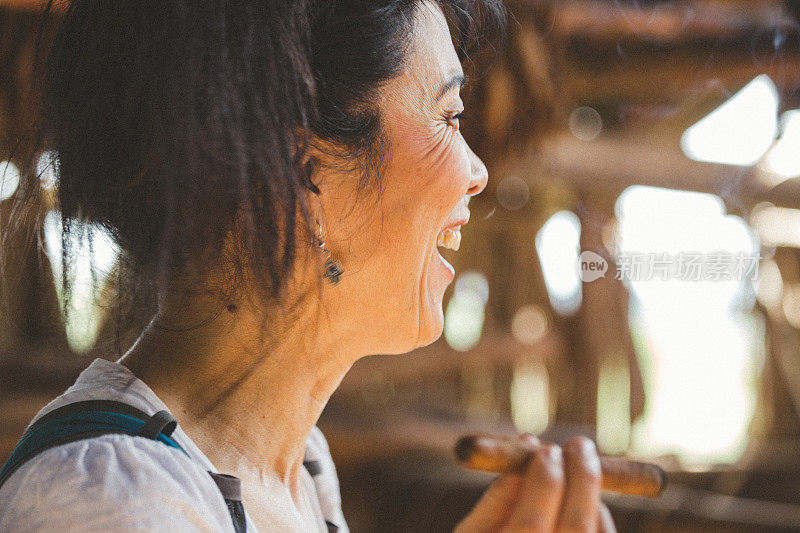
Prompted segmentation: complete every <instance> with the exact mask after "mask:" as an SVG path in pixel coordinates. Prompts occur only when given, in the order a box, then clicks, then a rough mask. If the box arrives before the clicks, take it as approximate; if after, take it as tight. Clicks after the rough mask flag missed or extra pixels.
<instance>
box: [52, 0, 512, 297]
mask: <svg viewBox="0 0 800 533" xmlns="http://www.w3.org/2000/svg"><path fill="white" fill-rule="evenodd" d="M418 4H420V0H383V1H366V0H301V1H279V0H266V1H263V0H262V1H259V2H254V1H240V2H214V1H211V2H209V1H204V2H201V1H169V2H164V1H160V0H159V1H154V0H149V1H148V0H137V1H135V2H104V1H101V0H72V1H71V2H70V3H69V7H68V10H67V12H66V13H65V15H64V19H63V22H62V24H61V26H60V29H59V32H58V35H57V37H56V39H55V42H54V44H53V46H52V50H51V53H50V55H49V59H48V61H47V67H46V68H47V70H46V78H45V80H46V81H45V85H44V91H43V106H42V109H43V117H44V120H43V124H44V130H43V132H44V137H43V138H44V140H45V141H44V144H43V147H44V148H46V149H48V150H52V151H53V153H54V154H56V162H57V167H58V207H59V208H60V210H61V213H62V217H63V219H64V220H65V221H69V220H74V219H77V220H83V221H89V222H94V223H99V224H102V225H103V226H104V227H106V228H107V229H108V230H109V231H110V232H111V233H112V235H113V236H114V237H115V238H116V240H117V241H118V243H119V244H120V246H121V248H122V249H123V250H124V252H125V254H126V257H127V262H126V264H127V265H128V266H129V267H130V268H129V272H128V273H129V274H130V275H131V279H133V278H134V277H135V279H137V280H160V281H161V282H162V283H163V282H170V281H172V280H173V279H175V278H176V277H177V276H180V275H185V274H187V273H191V272H204V270H205V269H207V268H209V267H210V266H211V265H217V264H219V262H220V259H221V258H222V257H221V256H222V254H223V251H222V248H223V242H224V241H225V237H226V235H227V233H228V232H229V231H230V230H231V229H232V228H233V227H234V224H236V227H237V228H239V229H241V230H242V231H243V235H244V237H245V243H244V250H243V253H244V254H245V256H246V262H247V264H248V265H249V266H250V267H251V271H252V272H253V273H254V274H255V275H256V276H258V280H257V281H259V282H260V283H259V285H260V286H261V287H264V288H265V290H266V291H267V295H269V296H272V297H278V296H280V295H281V294H282V289H283V288H284V284H285V280H286V278H287V273H288V272H289V270H290V269H291V267H292V264H293V261H294V257H295V248H296V242H295V232H294V228H295V225H296V222H297V220H298V217H305V218H306V220H307V219H308V213H307V210H306V207H305V203H304V201H303V198H304V194H305V191H307V190H311V191H314V190H316V187H315V185H314V184H313V183H312V172H313V165H312V164H301V162H303V161H305V155H306V150H307V147H308V145H309V142H311V140H312V139H313V138H315V137H316V138H319V139H324V140H327V141H333V144H334V145H336V146H338V147H340V150H339V152H340V155H343V156H345V155H347V156H348V157H349V158H350V159H351V160H352V161H353V162H357V163H358V164H359V165H362V167H363V169H364V176H366V177H368V178H369V177H374V176H376V175H377V174H378V170H379V169H380V167H381V157H382V155H383V154H384V153H385V151H386V149H387V147H386V146H385V143H384V142H382V137H381V127H380V118H379V115H378V113H377V111H376V109H375V108H374V105H373V103H372V95H373V93H374V90H375V88H377V87H378V86H379V85H380V84H381V83H382V82H384V81H386V80H388V79H390V78H391V77H392V76H395V75H397V74H398V73H399V72H400V70H401V69H402V66H403V59H404V55H405V52H406V48H405V47H406V43H407V42H408V41H409V39H408V36H409V35H410V32H411V31H412V29H413V27H412V25H413V15H414V9H415V8H416V6H417V5H418ZM438 4H439V5H440V6H441V7H442V9H443V11H444V12H445V14H446V17H447V18H448V21H449V22H450V24H451V28H452V29H453V34H454V35H455V39H456V40H455V42H456V45H457V48H458V51H459V53H460V55H461V57H462V58H463V57H466V56H467V55H468V54H469V53H470V52H471V51H472V50H473V49H474V48H476V47H479V46H481V45H482V44H483V43H484V42H486V41H488V40H491V39H495V38H496V37H499V36H500V35H501V34H502V31H503V27H504V19H505V11H504V9H503V7H502V4H501V2H500V1H499V0H440V1H439V2H438ZM307 221H308V220H307ZM68 226H69V224H68V223H65V224H64V227H65V228H68ZM309 227H312V226H311V225H309ZM64 247H65V248H66V244H64ZM67 252H68V251H67V250H65V255H66V253H67ZM226 259H232V260H234V261H235V260H236V258H226ZM137 286H138V287H140V288H141V287H142V285H141V282H140V281H139V282H137ZM150 288H153V287H150Z"/></svg>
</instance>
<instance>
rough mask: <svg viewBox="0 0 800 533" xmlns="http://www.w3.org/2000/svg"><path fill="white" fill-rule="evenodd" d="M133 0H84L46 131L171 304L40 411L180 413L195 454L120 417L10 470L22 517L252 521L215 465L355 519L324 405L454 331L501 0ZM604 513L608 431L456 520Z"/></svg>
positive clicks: (257, 518)
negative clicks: (460, 255) (448, 295)
mask: <svg viewBox="0 0 800 533" xmlns="http://www.w3.org/2000/svg"><path fill="white" fill-rule="evenodd" d="M115 4H122V5H114V6H113V7H107V5H108V4H106V3H103V2H88V1H79V0H75V1H73V2H72V5H71V7H70V11H69V13H68V14H67V17H66V19H65V22H64V23H63V25H62V28H61V32H60V36H59V38H58V39H57V40H56V43H55V45H54V49H53V52H52V54H51V58H50V61H49V66H48V82H47V87H46V92H45V104H46V105H45V111H46V117H47V120H48V122H47V124H48V130H47V135H48V142H49V143H50V146H51V147H52V148H53V149H54V150H56V151H57V153H58V157H59V172H60V182H59V193H58V194H59V206H60V208H61V210H62V214H63V215H64V217H65V218H66V219H67V220H69V219H72V218H76V217H78V218H83V219H86V220H91V221H95V222H100V223H103V224H105V225H106V226H107V227H108V228H109V229H110V230H111V231H113V232H114V235H115V236H116V238H117V240H118V241H119V242H120V244H121V246H122V248H123V249H124V250H125V254H126V255H125V258H126V262H125V266H126V267H127V268H126V270H125V272H126V278H125V280H127V281H128V284H127V285H125V286H127V287H130V288H138V289H140V290H141V291H140V292H146V293H149V294H153V295H155V297H156V302H157V312H156V313H155V315H154V316H153V317H152V320H151V321H150V323H149V325H148V326H147V327H146V328H145V329H144V331H143V332H142V333H141V335H140V336H139V338H138V340H137V341H136V343H135V344H134V345H133V347H132V348H131V349H130V350H129V351H128V352H127V353H125V354H124V356H123V357H122V358H121V359H120V360H119V361H118V362H117V363H110V362H105V361H100V360H98V361H95V362H94V363H93V364H92V365H91V366H90V367H89V368H88V369H87V370H86V371H84V373H83V374H82V375H81V377H80V378H79V379H78V381H77V382H76V384H75V385H74V386H73V387H71V388H70V389H69V390H68V391H67V392H66V393H65V394H64V395H62V396H61V397H59V398H58V399H56V400H55V401H54V402H52V403H51V404H50V405H48V406H47V407H46V408H45V409H43V411H42V413H40V414H39V415H37V418H40V417H41V416H42V415H44V414H45V413H48V412H51V411H52V410H53V409H55V408H57V407H60V406H63V405H65V404H69V403H72V402H79V401H86V400H116V401H121V402H124V403H126V404H128V405H131V406H133V407H135V408H137V409H139V410H140V411H143V412H144V413H146V414H147V415H148V416H149V415H153V413H156V412H157V411H162V410H168V411H169V412H171V413H172V414H173V415H174V417H175V419H177V421H178V423H179V426H178V428H177V430H175V432H174V433H173V434H172V436H173V437H174V440H175V442H177V443H178V444H180V446H181V447H182V449H183V450H184V451H185V453H184V454H181V453H180V452H177V451H176V450H174V449H170V446H164V445H163V444H162V443H160V442H156V441H155V440H151V439H146V438H139V437H131V436H127V435H119V434H106V435H102V436H98V437H94V438H83V439H81V440H77V441H74V442H70V443H67V444H63V445H60V446H55V447H52V448H50V449H47V450H45V451H43V452H41V453H39V454H37V455H36V456H35V457H33V458H32V459H29V460H28V461H27V462H25V463H24V464H23V465H22V466H20V467H19V468H18V469H16V471H15V472H14V473H13V474H11V475H10V476H9V477H8V478H7V479H6V481H5V484H4V485H3V486H2V489H0V530H3V531H6V530H8V531H12V530H13V531H29V530H54V529H59V530H62V531H64V530H65V531H78V530H80V531H83V530H95V531H130V530H148V531H149V530H153V531H156V530H171V531H197V530H200V531H230V530H232V527H233V526H232V523H231V520H232V517H233V520H234V523H235V520H236V518H235V516H234V514H235V513H232V512H231V511H230V509H229V508H226V503H225V500H224V499H223V495H221V493H220V491H219V490H218V487H217V486H216V485H215V483H214V478H212V477H211V476H209V475H208V473H207V472H209V471H210V472H215V473H216V472H223V473H225V474H229V475H232V476H235V477H237V478H239V479H240V480H241V484H240V487H241V502H242V503H243V506H244V509H245V510H246V515H247V518H246V526H247V530H248V531H256V530H259V531H303V532H308V531H328V530H338V531H345V530H346V528H347V526H346V524H345V522H344V518H343V517H342V513H341V510H340V504H339V494H338V485H337V483H336V478H335V471H334V469H333V464H332V461H331V459H330V454H329V452H328V450H327V446H326V445H325V442H324V438H323V437H322V435H321V433H320V432H319V430H318V429H316V427H315V424H316V421H317V419H318V417H319V415H320V413H321V412H322V410H323V408H324V407H325V404H326V402H327V401H328V398H329V397H330V395H331V394H332V393H333V391H334V390H335V389H336V387H337V386H338V384H339V382H340V381H341V379H342V378H343V376H344V375H345V373H346V372H347V370H348V369H349V368H350V366H351V365H352V364H353V362H355V361H356V360H357V359H359V358H360V357H363V356H366V355H370V354H400V353H404V352H407V351H409V350H412V349H413V348H416V347H418V346H423V345H426V344H429V343H431V342H433V341H434V340H435V339H437V338H438V337H439V335H440V334H441V332H442V322H443V314H442V297H443V294H444V291H445V289H446V288H447V286H448V284H449V283H450V282H451V281H452V279H453V276H454V272H453V269H452V267H451V266H450V265H449V264H448V263H447V262H446V261H445V260H444V259H443V258H442V257H441V255H440V254H439V252H438V247H440V246H444V247H449V248H457V247H458V242H459V240H460V231H459V230H460V228H461V226H462V225H464V224H466V223H467V222H468V220H469V210H468V208H467V203H468V200H469V198H470V197H471V196H473V195H476V194H478V193H480V192H481V191H482V190H483V188H484V187H485V185H486V180H487V173H486V169H485V167H484V166H483V163H482V162H481V161H480V159H478V157H476V156H475V154H473V153H472V152H471V151H470V149H469V147H468V146H467V144H466V142H465V141H464V139H463V137H462V136H461V134H460V132H459V127H460V120H461V118H462V112H463V103H462V100H461V98H460V94H459V91H460V87H461V85H462V84H463V82H464V72H463V70H462V65H461V58H460V57H459V52H464V51H466V49H467V48H468V47H469V45H470V44H475V43H476V42H478V41H476V40H475V39H474V38H473V37H474V36H475V35H476V33H475V32H476V31H489V30H491V29H492V28H495V29H497V28H499V27H500V26H501V22H502V9H501V8H500V7H498V6H497V5H495V4H494V2H491V1H488V0H487V1H484V2H463V1H460V0H441V1H440V2H438V3H437V2H433V1H428V0H425V1H414V0H402V1H374V2H367V1H349V2H348V1H337V2H331V1H320V2H311V3H308V4H304V3H297V2H287V3H281V2H259V3H255V2H253V3H244V4H241V5H235V6H231V5H229V4H226V3H213V2H207V3H199V2H198V3H197V5H186V4H184V3H181V2H168V3H167V2H124V3H115ZM128 4H130V5H128ZM211 4H213V5H211ZM269 4H271V5H269ZM480 20H483V21H484V23H485V24H484V25H483V26H480V25H479V24H478V22H479V21H480ZM451 30H452V33H453V34H454V35H455V37H456V41H457V42H458V45H459V46H458V51H459V52H457V50H456V47H455V46H454V44H453V40H452V38H451ZM123 281H124V280H123ZM162 426H163V424H162ZM523 438H528V439H533V437H523ZM534 440H535V439H534ZM304 462H305V465H304ZM312 464H313V468H312V467H309V465H312ZM598 529H602V530H606V531H609V530H613V524H611V523H610V520H609V518H608V513H607V511H606V510H605V509H604V508H603V507H602V506H601V504H600V488H599V459H598V457H597V453H596V451H595V449H594V447H593V445H592V444H591V442H590V441H586V440H576V441H573V442H571V443H570V444H569V445H568V446H566V447H565V449H564V453H563V454H562V452H561V449H560V448H558V447H556V446H545V447H543V448H542V451H541V452H539V453H537V454H536V456H535V458H534V459H533V460H532V461H531V464H530V466H529V468H528V470H527V471H526V472H525V473H524V474H513V475H506V476H502V477H500V478H499V479H498V480H497V481H496V482H495V483H494V484H493V485H492V486H491V487H490V489H489V490H488V491H487V493H486V494H485V496H484V497H483V499H482V500H481V501H480V502H479V503H478V504H477V506H476V507H475V509H473V511H472V512H471V513H470V514H469V515H467V517H466V518H465V519H464V521H463V522H462V523H461V524H460V525H459V528H458V530H459V531H462V532H471V531H499V530H504V531H555V530H558V531H562V530H564V531H566V530H569V531H596V530H598ZM237 530H238V529H237Z"/></svg>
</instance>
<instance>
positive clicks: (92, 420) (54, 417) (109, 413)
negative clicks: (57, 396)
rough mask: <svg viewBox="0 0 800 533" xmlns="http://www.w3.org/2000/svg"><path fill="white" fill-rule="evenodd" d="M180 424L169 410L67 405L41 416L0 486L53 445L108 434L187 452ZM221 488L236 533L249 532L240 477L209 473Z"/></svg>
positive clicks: (104, 403) (0, 474) (0, 472)
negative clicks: (180, 441)
mask: <svg viewBox="0 0 800 533" xmlns="http://www.w3.org/2000/svg"><path fill="white" fill-rule="evenodd" d="M177 427H178V423H177V422H176V420H175V418H174V417H173V416H172V414H171V413H170V412H169V411H166V410H162V411H159V412H157V413H156V414H154V415H152V416H150V415H147V414H146V413H144V412H142V411H140V410H138V409H136V408H135V407H133V406H131V405H128V404H126V403H122V402H116V401H112V400H87V401H83V402H75V403H70V404H67V405H64V406H62V407H59V408H57V409H54V410H53V411H50V412H49V413H47V414H46V415H44V416H42V417H40V418H39V419H38V420H37V421H36V422H35V423H34V424H33V425H31V426H30V427H29V428H28V429H27V430H26V431H25V433H24V434H23V435H22V438H20V440H19V442H18V443H17V445H16V446H15V447H14V450H13V451H12V452H11V456H10V457H9V458H8V460H7V461H6V462H5V464H3V467H2V468H1V469H0V487H2V486H3V483H4V482H5V481H6V480H7V479H8V478H9V476H11V474H13V473H14V472H16V471H17V469H19V467H21V466H22V465H23V464H25V463H26V462H27V461H29V460H30V459H32V458H33V457H35V456H36V455H38V454H40V453H42V452H43V451H45V450H49V449H50V448H55V447H56V446H61V445H62V444H67V443H70V442H76V441H79V440H84V439H90V438H93V437H99V436H101V435H109V434H123V435H131V436H138V437H144V438H147V439H150V440H156V441H159V442H161V443H163V444H166V445H167V446H170V447H172V448H176V449H178V450H180V451H181V452H182V453H183V454H184V455H186V456H187V457H188V456H189V454H187V453H186V450H184V449H183V448H182V447H181V446H180V445H179V444H178V443H177V442H175V441H174V440H173V439H172V433H173V432H174V431H175V429H176V428H177ZM209 474H210V475H211V478H212V479H213V480H214V482H215V483H216V485H217V488H219V490H220V493H221V494H222V497H223V499H224V500H225V505H226V506H227V507H228V512H229V513H230V515H231V520H232V521H233V528H234V530H235V532H236V533H245V532H246V528H247V525H246V520H245V514H244V507H243V506H242V497H241V482H240V481H239V478H236V477H234V476H228V475H225V474H216V473H213V472H209ZM220 480H222V481H220Z"/></svg>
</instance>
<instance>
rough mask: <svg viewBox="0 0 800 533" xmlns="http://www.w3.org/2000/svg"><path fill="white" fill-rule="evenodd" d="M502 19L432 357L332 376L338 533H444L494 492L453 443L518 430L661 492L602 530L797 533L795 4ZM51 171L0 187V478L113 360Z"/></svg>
mask: <svg viewBox="0 0 800 533" xmlns="http://www.w3.org/2000/svg"><path fill="white" fill-rule="evenodd" d="M507 4H508V7H509V9H510V10H511V12H512V13H513V20H512V22H511V25H510V35H509V40H508V43H507V47H506V48H505V49H504V50H503V52H502V54H501V55H500V57H499V58H498V59H497V60H496V62H495V63H494V64H493V66H492V68H491V69H490V70H488V71H486V72H485V73H483V74H482V75H480V76H476V77H474V78H473V80H472V81H471V83H470V85H469V88H468V89H467V91H468V99H467V111H466V115H467V117H468V119H467V121H466V122H465V124H464V126H463V131H464V132H465V136H466V137H467V138H468V140H469V141H470V143H471V144H472V146H473V148H474V149H475V151H476V153H477V154H478V155H479V156H481V157H482V158H483V159H484V161H485V162H486V164H487V166H488V168H489V172H490V180H489V185H488V187H487V189H486V191H485V192H484V193H483V194H482V195H481V196H479V197H477V198H475V199H473V200H472V202H471V204H470V207H471V208H472V211H473V213H472V222H470V224H469V225H468V226H466V227H465V228H464V230H463V234H464V239H463V242H462V246H461V249H460V250H459V251H458V252H449V251H447V256H448V257H447V258H448V260H450V261H451V262H452V263H453V264H454V266H455V267H456V271H457V278H456V281H455V283H454V284H453V285H452V286H451V288H450V289H449V290H448V293H447V295H446V299H445V310H446V315H445V331H444V335H443V337H442V338H441V339H440V340H439V341H437V342H436V343H434V344H433V345H431V346H429V347H426V348H423V349H420V350H417V351H415V352H412V353H410V354H408V355H404V356H392V357H372V358H368V359H365V360H362V361H360V362H359V363H357V364H356V365H355V366H354V367H353V369H352V371H351V372H350V373H349V374H348V376H347V377H346V379H345V381H344V382H343V383H342V386H341V388H340V390H339V391H338V392H337V393H336V394H335V395H334V397H333V398H332V400H331V402H330V404H329V406H328V408H327V409H326V411H325V413H324V414H323V417H322V419H321V421H320V426H321V428H322V429H323V431H324V432H325V434H326V436H327V438H328V440H329V443H330V447H331V451H332V453H333V456H334V460H335V461H336V464H337V467H338V469H339V475H340V479H341V485H342V493H343V497H344V511H345V516H346V517H347V519H348V521H349V523H350V526H351V529H352V530H353V531H354V532H370V531H409V532H417V531H418V532H423V531H424V532H438V531H448V530H450V529H451V528H452V527H453V525H454V524H455V523H456V522H457V521H458V519H459V518H460V517H462V516H463V515H464V514H465V513H466V512H467V510H468V509H469V508H470V507H471V506H472V505H473V503H474V502H475V500H476V499H477V497H478V496H479V494H480V493H481V492H482V490H483V489H484V488H485V487H486V485H487V484H488V483H489V481H490V480H491V479H492V476H490V475H488V474H481V473H475V472H468V471H465V470H463V469H461V468H460V467H459V466H458V465H457V464H456V462H455V460H454V458H453V455H452V446H453V444H454V442H455V440H456V439H457V437H458V436H459V435H461V434H463V433H467V432H474V431H493V432H499V433H507V434H514V433H518V432H523V431H527V432H531V433H534V434H536V435H540V436H541V437H542V438H543V439H547V440H551V441H554V442H558V443H563V442H565V441H566V440H568V439H569V438H571V437H573V436H575V435H586V436H589V437H591V438H593V439H595V440H596V441H597V443H598V446H599V448H600V449H601V451H602V452H603V453H605V454H609V455H625V456H628V457H633V458H641V459H643V460H647V461H652V462H655V463H657V464H659V465H661V466H662V467H663V468H664V469H665V470H666V471H667V472H668V474H669V478H670V484H669V487H668V488H667V490H666V491H665V492H664V494H663V495H662V496H661V497H659V498H658V499H655V500H643V499H638V498H634V497H626V496H618V495H612V494H608V495H606V497H605V499H606V502H607V504H608V505H609V507H610V508H611V510H612V513H613V514H614V517H615V519H616V521H617V524H618V528H619V530H620V531H621V532H655V531H658V532H661V531H696V532H701V531H725V532H729V531H730V532H733V531H742V532H744V531H747V532H751V531H752V532H761V531H763V532H767V531H770V532H772V531H800V253H799V252H800V38H799V36H800V32H798V29H799V28H800V26H799V25H798V24H799V21H800V2H798V1H793V0H745V1H735V0H729V1H722V0H682V1H679V0H674V1H672V0H638V1H637V0H513V1H512V0H509V1H508V2H507ZM39 6H40V3H39V2H38V1H24V0H14V1H8V0H5V1H0V161H7V160H8V158H9V157H10V156H11V155H13V154H12V151H13V149H14V147H15V146H16V143H17V141H18V140H19V139H20V138H23V137H25V136H26V135H28V132H29V130H30V127H31V123H32V117H33V110H32V109H31V102H30V99H29V94H28V87H29V86H30V83H31V75H32V69H31V65H32V63H33V61H34V56H35V54H36V42H37V34H38V32H39V28H40V27H41V20H42V16H41V13H40V12H39ZM49 160H50V156H49V154H47V153H45V154H42V155H41V157H40V158H39V163H38V165H37V168H36V169H19V168H17V167H16V166H15V163H14V158H12V162H3V163H0V176H2V179H0V201H2V202H4V203H6V202H10V200H12V199H13V196H14V194H15V191H16V190H17V187H18V182H19V180H20V179H27V178H20V177H19V176H20V175H23V176H26V175H36V176H38V179H39V183H40V187H41V188H42V190H43V192H44V194H42V196H41V202H40V204H41V205H39V206H38V209H39V211H38V212H31V213H28V214H27V215H26V216H25V217H19V216H18V217H16V218H14V219H11V220H9V219H8V218H6V219H3V220H0V224H13V225H14V232H15V234H16V233H18V234H19V235H20V238H19V246H18V247H17V248H15V247H14V246H13V238H14V237H13V235H12V246H11V247H10V248H9V249H8V252H7V253H6V254H5V256H4V257H0V261H2V262H3V267H4V269H6V270H5V272H7V273H8V275H9V277H13V279H15V280H16V279H21V280H23V281H22V282H21V283H16V282H15V283H14V284H13V285H12V286H9V287H7V288H6V290H7V297H8V298H9V299H10V301H11V307H10V309H9V310H8V312H7V314H6V315H5V316H0V459H4V458H5V457H6V456H7V454H8V453H9V452H10V450H11V449H12V447H13V446H14V444H15V443H16V441H17V439H18V438H19V436H20V435H21V433H22V431H23V429H24V427H25V425H26V423H27V421H28V420H29V419H30V418H31V417H32V416H33V415H34V414H35V412H36V411H37V410H38V409H39V408H40V407H41V406H43V405H44V404H45V403H46V402H47V401H49V400H50V399H52V398H53V397H55V396H56V395H58V394H59V393H60V392H62V391H63V389H64V388H65V387H66V386H68V385H69V384H70V383H71V381H72V380H73V379H74V378H75V377H76V375H77V374H78V373H79V372H80V370H81V369H83V368H84V367H85V366H86V365H87V364H88V363H89V362H90V361H91V360H92V359H93V358H95V357H107V358H110V359H115V358H116V357H117V354H118V353H119V352H120V351H124V350H125V348H126V345H125V342H126V337H124V336H122V337H120V335H119V332H118V329H117V324H116V321H115V320H113V319H111V317H112V313H111V312H110V311H109V309H108V308H107V307H105V306H104V305H103V304H102V300H103V298H102V293H103V290H104V287H105V286H106V282H107V278H108V273H110V272H113V270H114V264H115V260H116V254H117V248H116V245H115V243H114V242H113V240H112V239H111V238H109V237H108V235H107V234H106V233H105V232H104V231H103V230H102V228H99V227H92V226H86V227H84V228H83V231H84V232H85V235H86V236H91V237H92V238H91V239H85V240H84V242H91V243H92V246H91V248H92V249H91V250H89V249H88V247H86V249H85V253H82V254H81V255H79V257H78V260H77V261H75V262H74V263H73V264H70V265H64V264H63V263H62V261H61V258H60V249H61V235H60V231H61V226H60V218H59V215H58V213H57V212H56V211H53V204H52V194H50V193H51V192H52V188H53V177H52V173H51V172H50V171H49ZM6 205H10V204H9V203H7V204H6ZM2 212H3V213H6V214H7V213H8V209H4V210H2ZM38 219H42V220H44V226H43V227H42V228H36V229H35V231H37V234H38V235H39V237H40V239H39V240H40V246H32V247H31V246H26V244H25V240H24V239H23V238H22V237H21V236H22V235H25V234H26V232H30V231H32V225H33V224H35V221H36V220H38ZM78 245H79V246H81V244H80V243H79V244H78ZM84 246H85V245H84ZM90 252H91V253H90ZM64 268H66V269H68V272H67V274H69V275H72V276H75V279H76V280H78V281H77V282H76V283H75V286H74V291H73V294H72V295H71V298H70V303H69V306H70V309H71V311H70V313H69V321H68V322H67V323H64V320H63V319H62V313H61V311H60V308H61V304H60V302H63V301H64V297H65V295H64V294H63V291H62V290H61V282H60V280H61V279H62V276H63V275H64V274H65V272H64V271H63V269H64ZM19 269H22V270H19ZM20 272H21V273H22V275H18V274H19V273H20ZM98 295H99V296H98ZM98 302H99V303H98ZM109 339H110V340H109ZM128 341H129V339H128Z"/></svg>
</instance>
